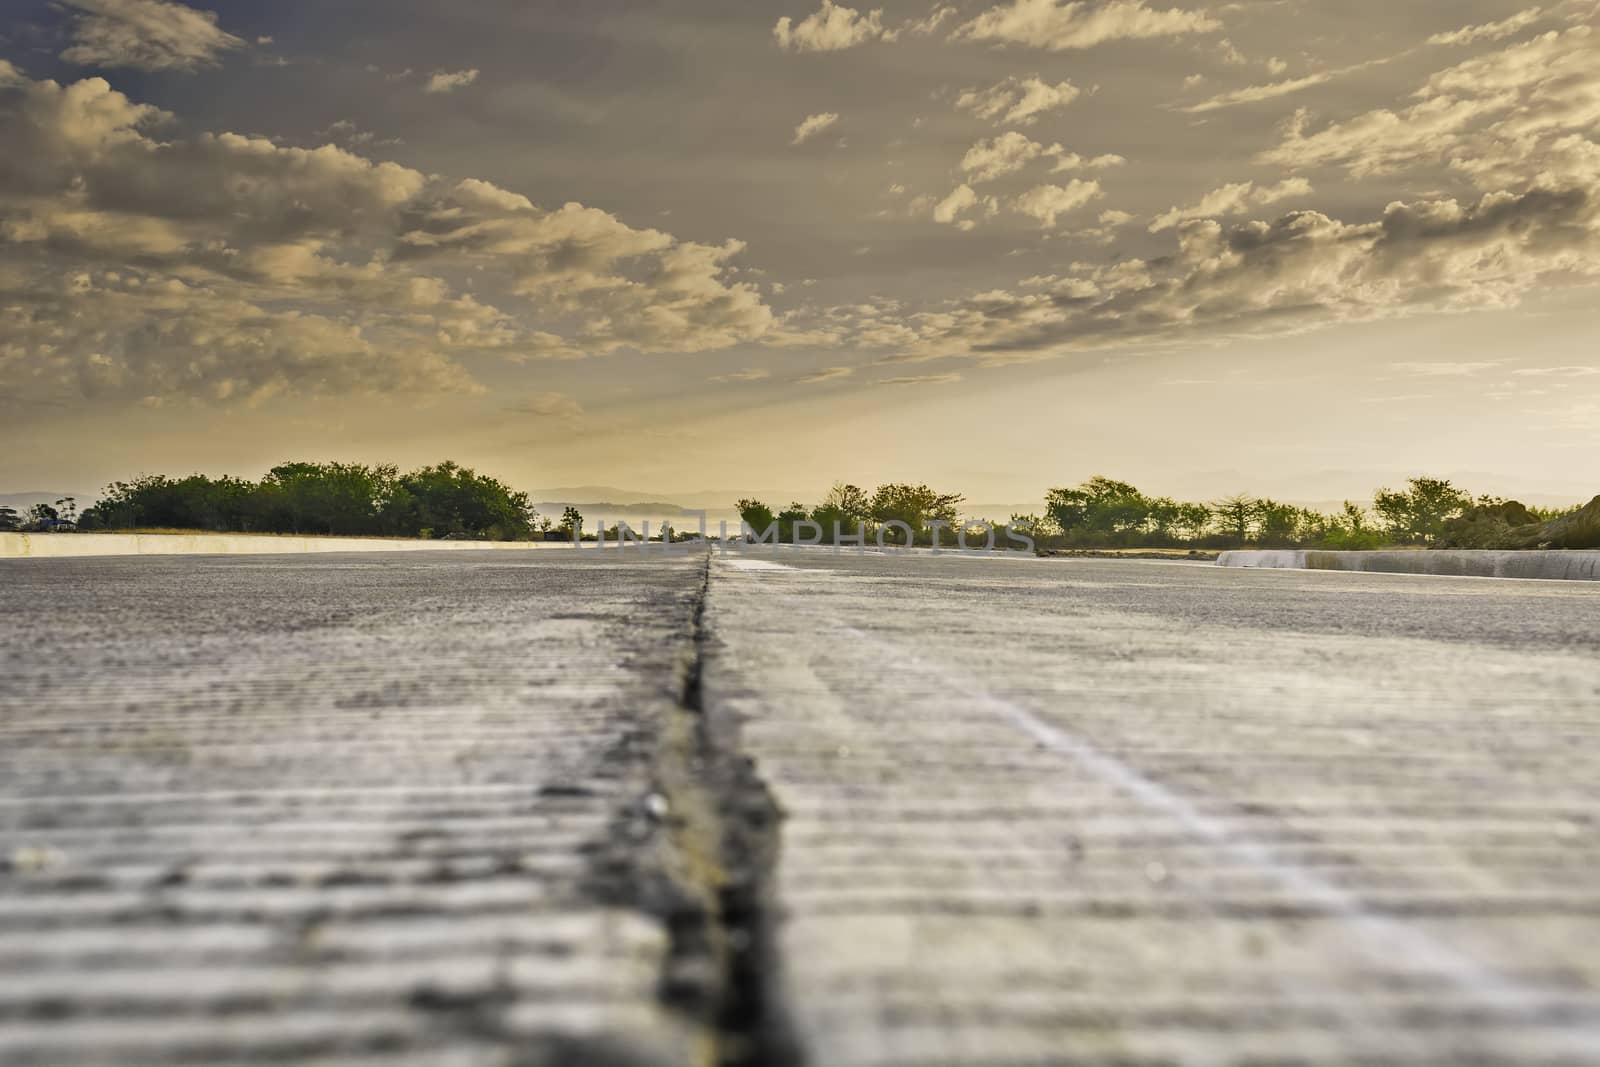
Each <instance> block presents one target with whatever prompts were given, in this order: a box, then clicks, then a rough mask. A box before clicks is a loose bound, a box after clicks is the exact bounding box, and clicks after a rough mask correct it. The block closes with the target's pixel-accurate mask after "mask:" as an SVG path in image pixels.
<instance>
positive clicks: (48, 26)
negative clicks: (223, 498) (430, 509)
mask: <svg viewBox="0 0 1600 1067" xmlns="http://www.w3.org/2000/svg"><path fill="white" fill-rule="evenodd" d="M819 3H820V6H818V5H819ZM5 6H6V10H7V18H6V19H5V20H4V22H0V146H4V150H3V151H0V490H8V491H29V490H70V491H74V492H84V491H88V490H93V489H96V488H98V487H99V486H101V485H104V484H105V483H107V482H109V481H111V480H113V479H121V478H126V477H129V476H132V475H136V474H140V473H145V472H164V473H173V474H179V473H188V472H190V471H196V470H198V471H202V472H204V473H210V474H222V473H234V474H241V475H247V476H257V475H259V474H260V473H262V472H263V471H264V470H265V469H266V468H267V467H269V466H271V465H273V464H274V463H276V462H279V461H282V460H287V459H339V460H346V461H359V462H381V461H392V462H395V463H398V464H400V465H402V466H413V465H419V464H422V463H427V462H434V461H437V460H439V459H443V458H453V459H455V460H457V461H459V462H462V463H466V464H468V465H471V466H474V467H477V468H479V469H481V470H485V471H488V472H490V473H493V474H495V475H497V476H499V477H501V478H502V479H504V480H506V481H508V482H511V483H512V484H514V485H517V486H520V487H525V488H530V489H537V488H542V487H556V486H574V485H604V486H617V487H626V488H629V489H632V490H636V491H640V492H644V493H648V494H651V495H656V496H659V497H663V498H666V499H672V498H673V495H674V494H679V495H684V496H690V495H695V494H700V497H701V498H703V497H704V496H705V495H706V494H709V495H710V496H713V497H714V496H716V494H718V493H733V492H760V493H763V494H766V495H769V496H772V497H775V498H781V497H789V496H798V497H801V498H802V499H808V498H815V497H817V496H820V495H821V494H822V493H823V492H824V491H825V490H826V488H827V487H828V486H829V485H831V484H832V483H834V482H836V481H841V480H843V481H853V482H857V483H859V484H864V485H873V484H877V483H880V482H884V481H890V480H910V481H917V482H929V483H932V484H934V485H936V486H938V487H940V488H942V489H946V490H953V491H959V492H963V493H965V494H966V496H967V498H968V499H969V501H983V502H997V503H998V502H1004V503H1006V504H1008V505H1009V504H1013V503H1015V504H1017V505H1018V506H1021V505H1025V504H1027V503H1028V502H1030V501H1033V502H1037V501H1038V500H1040V499H1041V498H1042V496H1043V493H1044V491H1045V490H1046V489H1047V488H1048V487H1051V486H1057V485H1067V484H1072V483H1076V482H1078V481H1082V480H1083V479H1086V478H1088V477H1089V476H1091V475H1095V474H1105V475H1108V476H1112V477H1117V478H1121V479H1125V480H1129V481H1133V482H1135V483H1136V484H1138V485H1139V486H1140V487H1141V488H1144V489H1146V490H1147V491H1151V492H1158V493H1164V494H1172V495H1178V496H1183V497H1187V498H1191V499H1205V498H1207V497H1210V496H1216V495H1221V494H1225V493H1231V492H1237V491H1252V492H1258V493H1270V494H1272V495H1275V496H1278V497H1280V498H1285V499H1290V500H1300V501H1326V500H1338V499H1341V498H1344V497H1354V498H1361V497H1366V496H1369V495H1370V493H1371V491H1372V489H1373V488H1375V487H1377V486H1378V485H1382V484H1394V483H1397V482H1398V481H1399V480H1400V479H1403V478H1404V477H1406V476H1407V475H1408V474H1415V473H1422V472H1427V473H1431V474H1435V475H1439V476H1445V477H1452V478H1455V479H1456V480H1457V481H1458V482H1461V483H1463V484H1465V485H1466V486H1467V488H1469V489H1472V490H1475V491H1481V492H1495V493H1503V494H1507V495H1516V496H1520V497H1521V498H1523V499H1526V500H1530V501H1535V502H1537V501H1544V500H1567V501H1578V500H1585V499H1588V498H1589V497H1590V496H1592V495H1594V493H1596V492H1600V463H1597V462H1596V460H1597V459H1600V313H1597V311H1596V308H1597V297H1600V287H1597V281H1600V0H1581V2H1580V0H1557V2H1552V3H1547V4H1544V5H1541V6H1522V5H1519V4H1508V3H1491V2H1485V0H1448V2H1445V0H1408V2H1406V3H1403V4H1395V3H1392V2H1376V0H1342V2H1341V3H1338V4H1329V3H1321V2H1314V0H1243V2H1235V3H1209V4H1208V3H1197V2H1194V0H1182V2H1168V0H1079V2H1071V0H998V2H997V0H945V2H934V3H930V2H928V0H884V2H883V6H882V7H881V8H880V7H867V6H862V7H859V8H853V7H848V6H845V5H844V4H840V3H832V2H830V0H777V2H769V0H659V2H651V0H584V2H582V3H571V2H554V0H471V2H467V3H460V2H457V3H439V2H425V0H339V2H337V3H329V2H328V0H275V2H274V3H271V4H262V3H259V2H253V0H252V2H246V0H228V2H222V0H211V2H210V3H209V4H198V3H197V4H188V5H186V4H182V3H178V2H176V0H6V5H5Z"/></svg>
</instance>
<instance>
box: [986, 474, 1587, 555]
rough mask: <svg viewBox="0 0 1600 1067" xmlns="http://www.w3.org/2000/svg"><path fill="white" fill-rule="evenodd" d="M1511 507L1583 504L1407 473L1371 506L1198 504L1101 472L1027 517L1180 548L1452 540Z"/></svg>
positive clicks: (1267, 501) (1095, 540)
mask: <svg viewBox="0 0 1600 1067" xmlns="http://www.w3.org/2000/svg"><path fill="white" fill-rule="evenodd" d="M1507 509H1512V510H1516V511H1518V512H1519V513H1520V514H1523V515H1527V516H1529V518H1530V521H1544V520H1547V519H1550V518H1553V517H1555V516H1558V515H1561V514H1566V513H1569V511H1570V510H1573V509H1542V508H1525V507H1523V505H1521V504H1517V503H1516V502H1515V501H1506V500H1502V499H1501V498H1499V497H1493V496H1477V497H1474V496H1473V495H1472V494H1471V493H1469V492H1467V491H1465V490H1463V489H1460V488H1458V487H1456V486H1455V485H1452V484H1451V483H1450V481H1449V480H1447V479H1443V478H1430V477H1425V476H1424V477H1416V478H1410V479H1407V481H1406V483H1405V486H1404V487H1403V488H1401V489H1388V488H1385V489H1379V490H1378V491H1377V492H1376V493H1374V494H1373V498H1372V503H1371V505H1370V506H1369V505H1363V504H1360V503H1357V502H1354V501H1345V502H1344V504H1343V506H1342V507H1341V508H1340V509H1339V510H1338V511H1334V512H1323V511H1318V510H1316V509H1313V508H1306V507H1300V506H1298V505H1295V504H1286V503H1283V502H1282V501H1278V500H1273V499H1271V498H1269V497H1253V496H1250V495H1248V494H1243V493H1240V494H1235V495H1233V496H1229V497H1225V498H1223V499H1221V500H1213V501H1209V502H1205V503H1193V502H1184V501H1178V500H1174V499H1172V498H1171V497H1157V496H1149V495H1147V494H1145V493H1142V492H1140V491H1139V490H1138V489H1137V488H1135V487H1134V486H1132V485H1129V484H1128V483H1127V482H1119V481H1115V480H1113V479H1110V478H1103V477H1097V478H1091V479H1089V481H1087V482H1084V483H1083V484H1082V485H1079V486H1077V487H1075V488H1072V489H1052V490H1050V491H1049V493H1048V494H1047V495H1046V497H1045V512H1044V515H1043V516H1017V517H1015V519H1014V521H1019V522H1022V521H1025V522H1028V523H1029V524H1030V525H1032V526H1034V528H1035V529H1037V530H1039V531H1040V533H1041V534H1042V536H1043V540H1044V541H1045V542H1049V543H1053V544H1059V545H1061V546H1063V547H1175V548H1183V547H1187V548H1210V549H1225V548H1238V547H1242V546H1245V545H1254V546H1258V547H1261V548H1326V549H1335V550H1338V549H1344V550H1361V549H1375V548H1383V547H1386V546H1399V545H1421V546H1429V547H1442V546H1444V545H1446V544H1449V543H1452V542H1453V540H1456V539H1459V536H1460V533H1461V528H1462V524H1463V523H1464V522H1465V521H1466V520H1467V519H1468V518H1469V517H1471V516H1475V515H1478V514H1481V513H1483V512H1485V511H1494V512H1504V511H1506V510H1507Z"/></svg>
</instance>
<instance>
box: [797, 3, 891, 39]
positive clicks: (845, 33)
mask: <svg viewBox="0 0 1600 1067" xmlns="http://www.w3.org/2000/svg"><path fill="white" fill-rule="evenodd" d="M772 36H773V39H774V40H776V41H777V42H778V47H779V48H783V49H787V50H788V51H791V52H837V51H841V50H842V49H845V48H854V47H855V46H856V45H858V44H866V43H867V42H869V41H877V40H893V39H894V37H895V34H894V32H893V31H886V30H885V29H884V28H883V12H882V11H881V10H877V11H869V12H867V13H866V14H865V15H863V14H861V12H859V11H857V10H855V9H854V8H850V7H842V6H840V5H839V4H836V3H834V2H833V0H822V7H821V8H819V9H818V10H817V11H816V12H814V13H813V14H810V15H808V16H806V17H805V18H804V19H801V20H800V21H799V22H798V23H796V22H795V21H794V20H793V19H791V18H790V17H789V16H787V15H785V16H784V17H783V18H780V19H779V20H778V22H777V24H776V25H775V26H773V27H772Z"/></svg>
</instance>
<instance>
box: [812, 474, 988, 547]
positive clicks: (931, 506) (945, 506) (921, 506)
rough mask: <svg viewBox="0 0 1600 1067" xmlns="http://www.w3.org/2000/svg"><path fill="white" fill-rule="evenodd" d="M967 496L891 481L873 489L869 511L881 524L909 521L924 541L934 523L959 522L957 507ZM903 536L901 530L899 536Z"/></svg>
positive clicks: (912, 529)
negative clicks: (931, 523) (929, 524)
mask: <svg viewBox="0 0 1600 1067" xmlns="http://www.w3.org/2000/svg"><path fill="white" fill-rule="evenodd" d="M963 499H965V498H964V497H962V496H961V494H959V493H940V492H937V491H935V490H934V489H931V488H929V487H928V486H926V485H911V484H909V483H905V482H890V483H888V484H886V485H880V486H878V488H877V489H875V490H873V493H872V500H871V504H870V508H869V514H870V517H871V518H872V520H873V521H874V522H876V523H878V524H879V525H880V526H881V525H883V524H885V523H889V522H903V523H905V524H906V525H907V526H908V527H910V529H911V536H912V539H913V540H915V541H922V540H925V539H926V537H927V534H928V523H930V522H935V521H938V522H944V523H946V524H948V525H950V526H954V525H955V522H956V508H957V507H958V506H959V505H960V504H961V501H962V500H963ZM830 532H831V531H830ZM899 536H900V535H899V534H898V533H897V534H896V537H899Z"/></svg>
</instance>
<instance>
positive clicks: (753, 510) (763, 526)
mask: <svg viewBox="0 0 1600 1067" xmlns="http://www.w3.org/2000/svg"><path fill="white" fill-rule="evenodd" d="M736 506H737V507H738V509H739V521H740V522H742V523H744V525H745V527H746V529H747V530H748V531H749V532H750V533H753V534H754V535H755V536H756V537H760V536H762V535H763V534H765V533H766V532H767V531H768V530H769V529H771V528H772V524H773V523H775V522H777V521H778V517H777V516H776V515H774V514H773V513H772V509H771V508H769V507H767V505H765V504H763V503H762V502H761V501H759V500H751V499H749V498H748V497H747V498H745V499H743V500H741V501H739V503H738V504H737V505H736Z"/></svg>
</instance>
